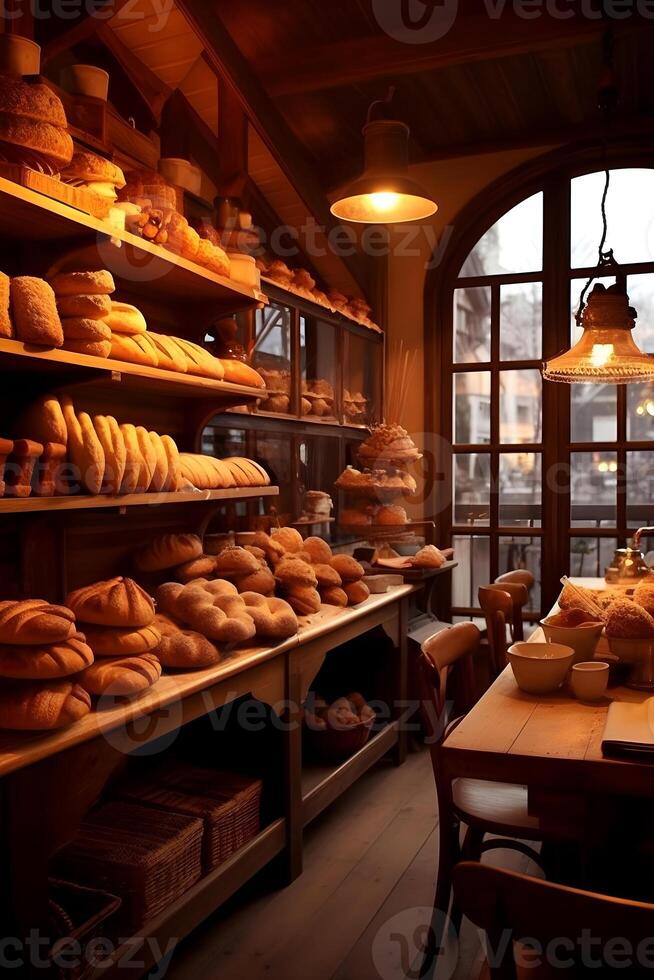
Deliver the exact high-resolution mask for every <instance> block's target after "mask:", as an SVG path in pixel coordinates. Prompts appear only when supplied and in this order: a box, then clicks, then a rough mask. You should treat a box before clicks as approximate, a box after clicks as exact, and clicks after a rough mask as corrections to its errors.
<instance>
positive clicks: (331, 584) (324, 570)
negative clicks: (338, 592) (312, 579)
mask: <svg viewBox="0 0 654 980" xmlns="http://www.w3.org/2000/svg"><path fill="white" fill-rule="evenodd" d="M313 570H314V572H315V573H316V578H317V579H318V588H319V589H331V588H340V586H341V585H342V584H343V580H342V578H341V576H340V575H339V574H338V572H337V571H336V569H335V568H332V566H331V565H322V564H318V565H314V566H313Z"/></svg>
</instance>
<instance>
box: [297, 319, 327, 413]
mask: <svg viewBox="0 0 654 980" xmlns="http://www.w3.org/2000/svg"><path fill="white" fill-rule="evenodd" d="M300 358H301V363H302V415H305V416H307V417H308V418H311V419H315V418H321V419H334V418H335V413H336V402H335V395H336V392H335V388H336V330H335V329H334V327H333V326H332V324H331V323H326V322H325V321H324V320H319V319H317V318H315V317H304V316H302V317H300Z"/></svg>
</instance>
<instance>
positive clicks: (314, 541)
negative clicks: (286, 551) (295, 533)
mask: <svg viewBox="0 0 654 980" xmlns="http://www.w3.org/2000/svg"><path fill="white" fill-rule="evenodd" d="M302 550H303V551H305V552H306V553H307V554H308V555H309V557H310V558H311V563H312V564H313V565H329V563H330V562H331V560H332V558H333V557H334V556H333V554H332V549H331V548H330V547H329V545H328V544H327V542H326V541H323V539H322V538H316V537H312V538H307V539H306V541H305V542H304V543H303V545H302Z"/></svg>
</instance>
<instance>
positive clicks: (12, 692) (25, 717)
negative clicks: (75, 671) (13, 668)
mask: <svg viewBox="0 0 654 980" xmlns="http://www.w3.org/2000/svg"><path fill="white" fill-rule="evenodd" d="M90 710H91V699H90V697H89V695H88V694H87V693H86V691H85V690H84V689H83V688H82V687H80V686H79V684H73V683H72V682H70V681H59V682H57V681H51V682H50V683H43V684H35V683H34V682H33V681H8V682H6V683H4V684H2V685H0V728H4V729H11V730H14V731H33V732H36V731H52V730H54V729H57V728H66V727H67V726H68V725H72V724H73V723H74V722H76V721H79V720H80V719H81V718H83V717H84V716H85V715H88V714H89V712H90Z"/></svg>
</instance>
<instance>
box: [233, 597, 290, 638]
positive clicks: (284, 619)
mask: <svg viewBox="0 0 654 980" xmlns="http://www.w3.org/2000/svg"><path fill="white" fill-rule="evenodd" d="M241 599H242V600H243V602H244V603H245V605H246V608H247V611H248V613H249V615H250V616H251V617H252V619H253V620H254V625H255V626H256V630H257V637H259V638H260V639H262V640H287V639H288V638H289V637H291V636H295V634H296V633H297V631H298V629H299V624H298V621H297V616H296V615H295V613H294V612H293V609H292V608H291V606H290V605H289V603H288V602H284V600H283V599H274V598H266V597H265V596H262V595H259V594H258V593H256V592H244V593H243V595H242V596H241Z"/></svg>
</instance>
